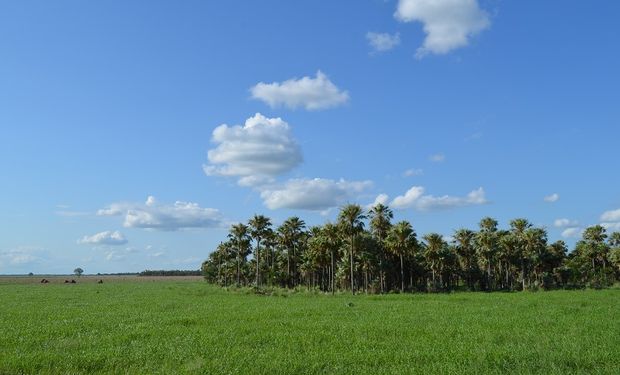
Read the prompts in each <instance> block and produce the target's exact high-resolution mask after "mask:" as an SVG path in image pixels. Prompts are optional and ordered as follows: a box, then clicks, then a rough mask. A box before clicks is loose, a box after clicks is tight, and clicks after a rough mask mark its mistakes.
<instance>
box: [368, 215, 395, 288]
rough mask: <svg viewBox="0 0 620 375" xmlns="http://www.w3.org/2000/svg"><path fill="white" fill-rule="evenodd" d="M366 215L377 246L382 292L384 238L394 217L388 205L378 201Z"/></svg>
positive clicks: (383, 279) (383, 285)
mask: <svg viewBox="0 0 620 375" xmlns="http://www.w3.org/2000/svg"><path fill="white" fill-rule="evenodd" d="M368 216H369V218H370V230H371V232H372V234H373V236H375V239H376V240H377V244H378V246H379V278H380V281H379V283H380V284H381V293H383V292H384V287H385V270H384V269H383V268H384V264H383V261H384V252H385V240H386V238H387V236H388V231H389V230H390V227H391V226H392V223H391V220H392V219H393V218H394V213H393V212H392V210H391V209H390V208H389V207H388V206H386V205H384V204H381V203H378V204H377V205H375V206H374V207H372V208H371V209H370V211H369V212H368Z"/></svg>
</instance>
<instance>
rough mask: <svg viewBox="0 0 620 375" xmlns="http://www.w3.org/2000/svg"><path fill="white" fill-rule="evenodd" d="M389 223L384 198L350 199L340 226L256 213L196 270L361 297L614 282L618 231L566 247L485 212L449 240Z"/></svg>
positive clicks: (229, 281)
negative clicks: (367, 204)
mask: <svg viewBox="0 0 620 375" xmlns="http://www.w3.org/2000/svg"><path fill="white" fill-rule="evenodd" d="M392 219H393V213H392V210H391V209H390V208H389V207H387V206H385V205H382V204H378V205H376V206H375V207H373V208H372V209H370V210H369V211H365V210H364V209H363V208H362V207H360V206H359V205H355V204H350V205H347V206H345V207H343V208H341V210H340V213H339V215H338V221H337V222H336V223H326V224H324V225H322V226H313V227H310V228H307V227H306V224H305V222H304V221H303V220H302V219H300V218H298V217H291V218H289V219H287V220H286V221H284V223H282V225H280V226H279V227H277V228H272V224H271V220H270V219H269V218H267V217H265V216H263V215H255V216H254V217H253V218H251V219H250V220H249V221H248V223H247V225H246V224H244V223H239V224H234V225H232V227H231V228H230V232H229V234H228V239H227V240H226V241H225V242H222V243H220V245H219V246H218V247H217V249H215V251H213V252H212V253H211V254H210V255H209V259H207V260H206V261H205V262H204V263H203V264H202V271H203V273H204V276H205V278H206V279H207V281H209V282H211V283H215V284H219V285H223V286H227V285H254V286H264V285H267V286H280V287H288V288H295V287H298V286H302V287H303V286H305V287H308V288H317V289H320V290H322V291H326V292H327V291H331V292H333V291H335V290H349V291H352V292H355V291H356V290H357V291H364V292H367V293H385V292H389V291H401V292H404V291H449V290H454V289H466V290H486V291H492V290H532V289H557V288H582V287H593V288H600V287H606V286H610V285H612V284H613V283H615V282H617V281H618V280H620V233H619V232H614V233H607V231H606V229H605V228H604V227H603V226H601V225H595V226H592V227H589V228H587V229H586V230H585V231H584V232H583V235H582V238H581V240H579V241H578V242H577V244H576V246H575V248H574V249H572V250H571V251H569V249H568V247H567V245H566V244H565V243H564V241H556V242H553V243H551V242H549V240H548V236H547V231H546V229H545V228H539V227H535V226H533V225H532V224H531V223H530V222H529V221H528V220H527V219H522V218H519V219H514V220H512V221H510V223H509V226H508V228H506V229H500V228H499V227H498V222H497V220H495V219H493V218H490V217H486V218H483V219H482V220H481V221H480V223H479V227H478V228H477V230H473V229H466V228H462V229H458V230H456V231H455V232H454V233H453V234H452V236H451V238H446V237H444V236H442V235H441V234H438V233H429V234H426V235H424V236H422V237H421V238H418V236H417V234H416V232H415V230H414V228H413V227H412V226H411V224H410V223H409V222H407V221H400V222H398V223H393V222H392ZM367 225H368V226H367ZM367 228H368V229H367ZM250 254H252V255H253V257H252V258H250V259H248V256H249V255H250Z"/></svg>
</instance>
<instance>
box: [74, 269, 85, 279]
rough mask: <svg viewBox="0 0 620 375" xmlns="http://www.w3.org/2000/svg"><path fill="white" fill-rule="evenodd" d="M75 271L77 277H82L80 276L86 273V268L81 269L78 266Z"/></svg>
mask: <svg viewBox="0 0 620 375" xmlns="http://www.w3.org/2000/svg"><path fill="white" fill-rule="evenodd" d="M73 273H74V274H75V275H76V276H77V277H80V276H82V274H83V273H84V270H83V269H81V268H80V267H78V268H76V269H74V270H73Z"/></svg>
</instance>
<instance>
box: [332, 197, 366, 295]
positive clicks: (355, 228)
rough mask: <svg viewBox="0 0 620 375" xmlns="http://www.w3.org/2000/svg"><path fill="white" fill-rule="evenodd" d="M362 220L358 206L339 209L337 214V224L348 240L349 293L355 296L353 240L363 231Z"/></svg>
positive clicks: (353, 205)
mask: <svg viewBox="0 0 620 375" xmlns="http://www.w3.org/2000/svg"><path fill="white" fill-rule="evenodd" d="M364 219H366V215H365V214H364V210H363V209H362V207H361V206H360V205H358V204H348V205H346V206H344V207H342V208H341V209H340V213H339V214H338V223H339V224H340V227H341V228H342V231H343V232H344V234H345V235H346V236H347V237H348V238H349V245H350V247H349V250H350V258H351V259H350V263H349V265H350V268H351V293H352V294H355V284H354V282H353V280H354V276H353V263H354V258H353V253H354V250H355V238H356V237H357V235H358V234H359V233H360V232H362V231H363V230H364V221H363V220H364Z"/></svg>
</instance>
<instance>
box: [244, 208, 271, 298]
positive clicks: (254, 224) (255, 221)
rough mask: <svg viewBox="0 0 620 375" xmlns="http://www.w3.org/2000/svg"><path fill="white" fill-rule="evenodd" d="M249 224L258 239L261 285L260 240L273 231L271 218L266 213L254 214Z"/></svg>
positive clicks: (257, 277) (257, 248)
mask: <svg viewBox="0 0 620 375" xmlns="http://www.w3.org/2000/svg"><path fill="white" fill-rule="evenodd" d="M248 224H249V228H250V235H251V236H252V237H253V238H254V240H255V241H256V251H255V252H254V255H256V286H257V287H260V241H261V239H263V238H265V237H267V236H269V234H270V233H271V220H270V219H269V218H268V217H266V216H264V215H254V217H252V218H251V219H250V220H249V222H248Z"/></svg>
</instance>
